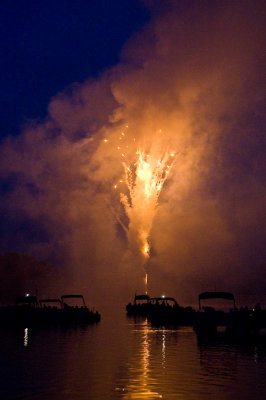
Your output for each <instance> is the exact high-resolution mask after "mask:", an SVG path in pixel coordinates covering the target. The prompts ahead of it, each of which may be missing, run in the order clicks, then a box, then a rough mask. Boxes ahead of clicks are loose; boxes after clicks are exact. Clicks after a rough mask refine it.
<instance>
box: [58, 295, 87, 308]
mask: <svg viewBox="0 0 266 400" xmlns="http://www.w3.org/2000/svg"><path fill="white" fill-rule="evenodd" d="M64 299H82V301H83V305H84V307H86V304H85V300H84V297H83V296H82V294H66V295H64V296H61V300H62V301H63V300H64Z"/></svg>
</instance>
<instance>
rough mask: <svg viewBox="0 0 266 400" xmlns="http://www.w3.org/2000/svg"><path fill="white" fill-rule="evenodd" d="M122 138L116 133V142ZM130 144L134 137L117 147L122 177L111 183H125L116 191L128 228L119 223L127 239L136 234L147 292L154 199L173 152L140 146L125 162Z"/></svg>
mask: <svg viewBox="0 0 266 400" xmlns="http://www.w3.org/2000/svg"><path fill="white" fill-rule="evenodd" d="M124 138H125V132H122V133H121V135H120V138H119V139H120V141H123V139H124ZM132 146H134V147H135V148H136V143H135V139H133V143H131V144H130V146H128V145H125V146H122V144H121V145H119V146H117V150H119V151H120V154H121V157H122V164H123V167H124V178H123V179H121V180H120V181H119V183H117V184H115V185H114V188H115V189H117V188H118V187H119V185H120V184H123V183H124V184H125V185H126V188H127V190H126V193H124V192H122V191H121V192H120V201H121V203H122V204H123V206H124V210H125V212H126V215H127V217H128V219H129V225H128V227H125V226H124V225H123V228H124V229H125V230H126V233H127V236H128V239H129V241H130V238H131V237H132V234H133V236H134V234H135V235H136V239H137V241H138V242H139V246H140V251H141V253H142V255H143V256H144V260H145V262H144V270H145V272H146V273H145V278H144V282H145V286H146V292H147V285H148V275H147V271H146V266H147V262H148V259H149V257H150V243H149V238H150V232H151V228H152V223H153V219H154V217H155V214H156V211H157V206H158V199H159V196H160V193H161V191H162V188H163V185H164V183H165V181H166V179H167V178H168V176H169V173H170V170H171V168H172V166H173V162H174V158H175V154H174V153H173V152H170V151H168V150H165V151H162V150H160V151H158V147H159V144H158V146H157V147H156V146H155V145H152V146H151V147H150V151H149V152H148V153H146V152H145V151H144V150H143V149H141V147H139V148H138V149H137V151H135V157H134V159H133V160H131V161H129V160H128V158H127V149H128V148H129V147H130V148H131V150H132Z"/></svg>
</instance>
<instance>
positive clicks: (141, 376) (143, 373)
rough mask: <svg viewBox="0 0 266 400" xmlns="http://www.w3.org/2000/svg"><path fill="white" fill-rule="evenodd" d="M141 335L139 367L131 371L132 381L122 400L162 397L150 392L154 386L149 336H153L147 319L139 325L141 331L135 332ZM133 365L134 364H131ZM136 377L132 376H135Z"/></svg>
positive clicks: (150, 399)
mask: <svg viewBox="0 0 266 400" xmlns="http://www.w3.org/2000/svg"><path fill="white" fill-rule="evenodd" d="M136 333H137V334H141V350H140V352H139V354H138V356H139V363H138V364H139V365H138V368H137V369H136V367H134V370H133V369H132V371H131V372H132V379H130V380H129V385H128V387H127V388H126V389H125V394H124V395H123V399H136V400H142V399H146V400H153V399H162V398H163V396H162V395H161V394H160V393H158V392H155V391H153V390H152V386H154V385H156V384H157V382H155V379H154V378H152V377H151V370H150V345H151V344H150V335H151V334H152V335H153V334H154V330H152V329H150V328H149V325H148V321H147V319H146V320H145V321H144V322H142V323H141V329H139V330H137V331H136ZM162 359H163V362H162V364H164V360H165V343H164V341H163V347H162ZM132 364H133V365H134V363H132ZM136 373H137V376H134V375H136Z"/></svg>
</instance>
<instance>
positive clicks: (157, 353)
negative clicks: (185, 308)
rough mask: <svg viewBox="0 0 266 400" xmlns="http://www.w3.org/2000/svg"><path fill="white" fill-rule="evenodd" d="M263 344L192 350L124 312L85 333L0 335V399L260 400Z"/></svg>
mask: <svg viewBox="0 0 266 400" xmlns="http://www.w3.org/2000/svg"><path fill="white" fill-rule="evenodd" d="M101 311H102V310H101ZM265 342H266V340H264V339H261V340H260V341H258V342H257V343H252V344H250V343H249V344H247V343H245V342H244V343H228V342H223V341H221V340H218V341H216V342H215V341H214V342H208V341H205V342H202V343H199V342H198V340H197V336H196V335H195V333H194V332H193V330H192V328H190V327H181V328H179V329H163V328H161V329H158V328H157V329H156V328H152V327H151V326H149V324H148V323H147V321H146V320H145V319H138V320H136V321H135V320H134V319H130V318H127V317H126V315H125V312H124V310H118V311H117V312H116V313H114V312H113V311H111V310H106V311H104V312H102V320H101V322H100V323H98V324H97V325H91V326H87V327H86V328H76V329H74V328H72V329H70V328H69V329H65V330H63V329H60V328H54V329H52V328H49V329H34V328H30V327H28V328H20V329H14V328H12V329H11V328H7V327H1V329H0V349H1V350H0V357H1V358H0V363H1V364H0V398H1V399H3V400H10V399H12V400H22V399H23V400H33V399H34V400H35V399H36V400H44V399H45V400H46V399H47V400H48V399H49V400H85V399H86V400H90V399H93V400H94V399H96V400H98V399H99V400H101V399H102V400H108V399H114V400H116V399H136V400H141V399H146V400H152V399H164V400H173V399H183V400H190V399H191V400H192V399H193V400H201V399H211V400H212V399H215V400H219V399H221V400H225V399H228V400H229V399H230V400H238V399H239V400H240V399H241V400H245V399H246V400H251V399H252V400H258V399H261V400H264V399H266V344H265Z"/></svg>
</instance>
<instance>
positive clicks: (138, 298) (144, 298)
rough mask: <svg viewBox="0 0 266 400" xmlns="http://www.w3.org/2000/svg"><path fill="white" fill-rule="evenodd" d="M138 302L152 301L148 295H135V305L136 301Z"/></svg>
mask: <svg viewBox="0 0 266 400" xmlns="http://www.w3.org/2000/svg"><path fill="white" fill-rule="evenodd" d="M137 300H139V301H141V300H146V301H149V300H150V296H148V295H147V294H138V295H137V294H135V303H136V301H137Z"/></svg>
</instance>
